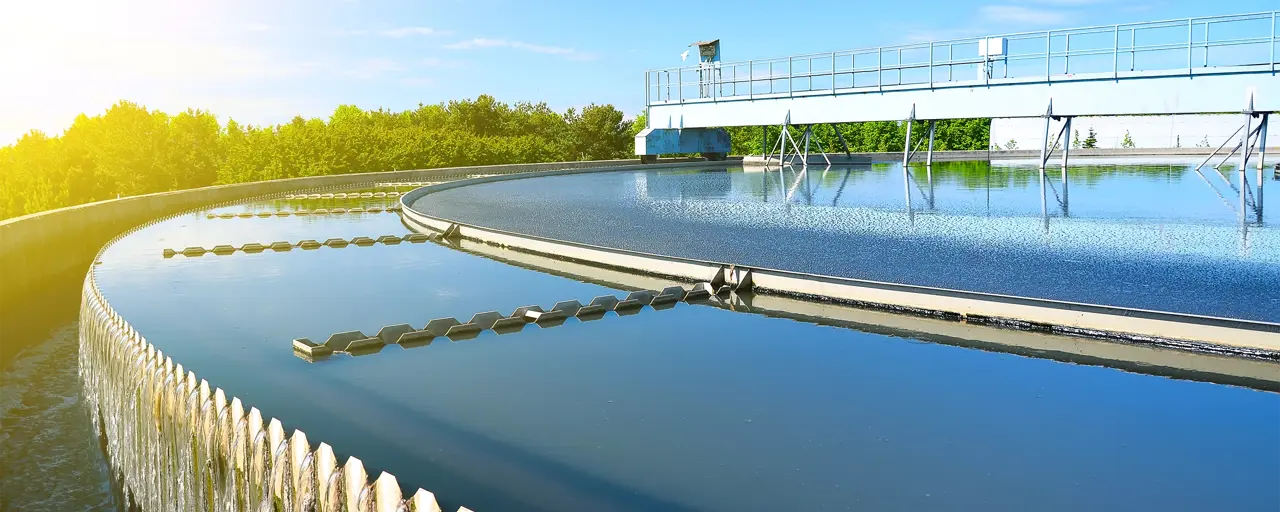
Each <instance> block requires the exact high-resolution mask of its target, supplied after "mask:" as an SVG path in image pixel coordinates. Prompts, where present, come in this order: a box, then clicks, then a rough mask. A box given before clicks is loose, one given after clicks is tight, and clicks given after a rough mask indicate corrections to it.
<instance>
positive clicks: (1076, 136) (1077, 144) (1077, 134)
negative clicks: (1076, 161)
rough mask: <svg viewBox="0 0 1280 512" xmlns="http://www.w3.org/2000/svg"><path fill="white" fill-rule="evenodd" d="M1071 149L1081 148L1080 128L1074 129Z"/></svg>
mask: <svg viewBox="0 0 1280 512" xmlns="http://www.w3.org/2000/svg"><path fill="white" fill-rule="evenodd" d="M1071 149H1080V130H1072V134H1071Z"/></svg>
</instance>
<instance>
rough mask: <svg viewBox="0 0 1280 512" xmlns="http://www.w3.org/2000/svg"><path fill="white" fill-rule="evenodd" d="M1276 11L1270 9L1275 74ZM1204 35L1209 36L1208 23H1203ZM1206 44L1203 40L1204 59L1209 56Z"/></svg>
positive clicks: (1272, 62)
mask: <svg viewBox="0 0 1280 512" xmlns="http://www.w3.org/2000/svg"><path fill="white" fill-rule="evenodd" d="M1277 12H1280V11H1271V73H1272V74H1275V72H1276V14H1277ZM1204 37H1205V39H1208V38H1209V25H1207V24H1206V25H1205V29H1204ZM1208 44H1209V42H1208V41H1205V45H1206V47H1205V48H1206V50H1205V59H1208V58H1209V57H1208V54H1209V51H1208V49H1207V48H1208V46H1207V45H1208Z"/></svg>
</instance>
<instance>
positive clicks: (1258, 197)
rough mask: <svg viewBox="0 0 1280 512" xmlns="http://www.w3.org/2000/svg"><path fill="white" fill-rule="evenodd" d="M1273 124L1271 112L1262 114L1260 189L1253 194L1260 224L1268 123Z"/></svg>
mask: <svg viewBox="0 0 1280 512" xmlns="http://www.w3.org/2000/svg"><path fill="white" fill-rule="evenodd" d="M1269 124H1271V114H1269V113H1265V114H1262V125H1261V126H1259V127H1258V190H1257V192H1256V193H1254V195H1253V209H1254V210H1257V215H1258V224H1262V184H1263V183H1266V182H1267V180H1266V178H1265V176H1263V171H1265V169H1264V166H1266V165H1267V125H1269Z"/></svg>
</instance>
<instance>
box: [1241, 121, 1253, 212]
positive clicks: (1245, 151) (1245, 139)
mask: <svg viewBox="0 0 1280 512" xmlns="http://www.w3.org/2000/svg"><path fill="white" fill-rule="evenodd" d="M1252 125H1253V98H1249V108H1248V109H1247V110H1246V111H1245V113H1244V131H1243V132H1241V134H1240V169H1239V170H1238V174H1239V175H1240V222H1245V220H1246V219H1247V215H1248V214H1247V213H1246V210H1247V209H1248V202H1247V201H1246V199H1245V193H1246V192H1248V191H1249V188H1248V184H1247V183H1248V176H1247V175H1246V174H1245V167H1248V165H1249V149H1250V148H1249V146H1250V144H1249V132H1251V131H1253V130H1252V128H1253V126H1252Z"/></svg>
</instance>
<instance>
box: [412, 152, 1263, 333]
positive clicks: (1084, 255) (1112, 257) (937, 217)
mask: <svg viewBox="0 0 1280 512" xmlns="http://www.w3.org/2000/svg"><path fill="white" fill-rule="evenodd" d="M1204 172H1206V173H1209V172H1217V173H1218V174H1219V176H1220V177H1221V178H1222V179H1227V178H1229V177H1230V176H1232V175H1233V174H1234V173H1231V172H1230V171H1227V170H1224V171H1221V172H1219V171H1208V170H1205V171H1204ZM1214 179H1218V178H1214ZM1224 195H1225V194H1224ZM1251 197H1256V195H1255V196H1251ZM416 206H417V207H418V208H419V209H420V210H425V211H427V212H429V213H433V214H438V215H440V216H442V217H446V218H452V219H456V220H459V221H462V222H468V223H472V224H478V225H485V226H492V227H496V228H500V229H506V230H511V231H517V232H524V233H529V234H533V235H539V236H546V237H551V238H560V239H566V240H574V241H579V242H584V243H591V244H597V245H605V246H612V247H619V248H623V249H630V250H637V251H643V252H653V253H663V254H669V255H673V256H682V257H689V258H697V259H710V260H715V261H727V262H734V263H737V264H741V265H747V266H758V267H769V268H780V269H783V270H793V271H799V272H810V273H818V274H827V275H835V276H842V277H853V278H861V279H870V280H876V281H889V282H900V283H906V284H916V285H923V286H936V287H943V288H952V289H961V290H973V291H982V292H991V293H1002V294H1011V295H1022V296H1032V297H1040V298H1048V299H1056V300H1066V301H1073V302H1087V303H1096V304H1107V305H1116V306H1125V307H1135V308H1142V309H1156V310H1164V311H1176V312H1183V313H1193V314H1204V315H1211V316H1226V317H1239V318H1249V319H1255V320H1267V321H1280V316H1277V315H1280V313H1278V311H1280V289H1277V288H1276V287H1274V286H1268V285H1267V284H1266V283H1270V282H1275V281H1280V231H1277V230H1275V229H1274V228H1272V227H1269V226H1268V222H1267V220H1268V219H1267V217H1265V216H1260V217H1258V218H1259V219H1261V220H1260V221H1259V222H1250V223H1247V224H1245V225H1243V226H1242V225H1241V224H1240V222H1239V219H1238V215H1237V212H1236V211H1235V210H1234V209H1233V208H1229V207H1227V206H1225V205H1224V204H1223V202H1222V200H1221V199H1220V198H1219V197H1218V195H1217V194H1215V193H1214V191H1213V190H1211V189H1209V188H1207V187H1206V186H1205V183H1204V180H1202V179H1200V177H1199V176H1198V175H1197V173H1196V172H1195V169H1194V167H1192V166H1191V165H1188V164H1187V163H1185V162H1176V163H1166V164H1128V163H1111V164H1099V165H1075V166H1072V167H1069V168H1068V169H1067V170H1066V172H1065V173H1063V172H1062V171H1061V170H1059V171H1057V172H1055V173H1054V174H1053V175H1052V176H1051V175H1050V174H1049V173H1048V172H1046V173H1045V177H1044V180H1041V176H1040V172H1039V169H1038V168H1037V167H1034V166H1029V165H1027V166H1020V165H1002V164H990V163H987V162H938V163H935V164H934V165H933V166H931V167H929V166H925V165H912V166H910V167H908V168H905V169H904V168H903V167H902V166H901V165H900V164H898V163H881V164H871V165H863V166H854V167H835V168H829V169H828V168H824V167H819V166H809V167H808V168H807V169H806V168H804V167H798V168H796V167H783V168H782V169H776V168H774V169H769V170H767V171H766V170H761V169H758V168H757V169H750V170H742V169H736V168H726V169H721V170H710V171H706V170H704V171H697V170H686V171H667V170H662V171H656V170H655V171H628V172H614V173H594V174H582V175H573V176H561V177H547V178H537V179H528V180H517V181H509V182H499V183H488V184H483V185H478V186H470V187H463V188H458V189H452V190H448V191H443V192H440V193H436V194H431V195H430V196H427V197H426V198H423V199H420V200H419V201H418V204H417V205H416ZM1267 211H1274V208H1273V209H1270V210H1267V209H1261V213H1265V212H1267ZM601 222H604V223H608V224H609V226H608V227H607V228H606V227H604V226H602V225H601V224H600V223H601ZM783 248H785V251H784V250H782V249H783Z"/></svg>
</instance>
